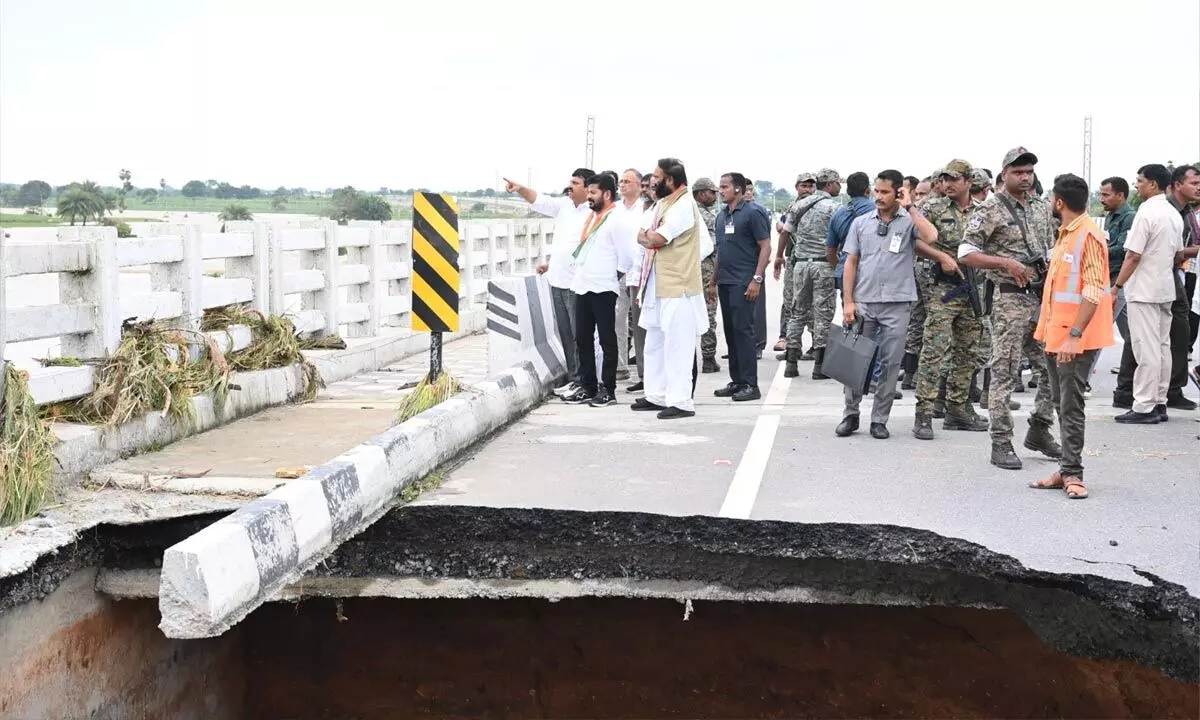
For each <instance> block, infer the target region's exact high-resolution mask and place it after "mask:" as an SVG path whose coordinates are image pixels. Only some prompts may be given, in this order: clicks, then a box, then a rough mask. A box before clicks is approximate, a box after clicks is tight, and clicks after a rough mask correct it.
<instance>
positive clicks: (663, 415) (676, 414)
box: [658, 407, 696, 420]
mask: <svg viewBox="0 0 1200 720" xmlns="http://www.w3.org/2000/svg"><path fill="white" fill-rule="evenodd" d="M690 417H696V413H695V412H694V411H692V410H680V409H679V408H677V407H669V408H667V409H665V410H663V411H662V412H660V413H659V414H658V419H659V420H678V419H679V418H690Z"/></svg>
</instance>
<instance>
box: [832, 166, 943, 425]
mask: <svg viewBox="0 0 1200 720" xmlns="http://www.w3.org/2000/svg"><path fill="white" fill-rule="evenodd" d="M903 183H904V176H903V175H902V174H900V172H899V171H898V170H884V171H883V172H881V173H879V175H878V176H876V178H875V210H874V211H873V212H870V213H867V214H866V215H860V216H858V217H857V218H855V219H854V222H853V223H851V225H850V231H849V233H847V235H846V243H845V245H844V246H843V248H842V249H843V250H844V251H845V253H846V267H845V277H844V279H843V283H842V284H843V293H844V297H843V299H842V308H843V317H842V322H843V324H844V327H847V328H848V327H850V326H851V325H853V324H854V323H855V322H856V321H858V320H861V321H862V334H863V336H864V337H868V338H874V337H876V336H877V333H878V336H879V354H878V356H877V360H878V362H879V366H880V373H879V382H878V383H877V384H876V386H875V405H874V407H873V408H872V409H871V437H873V438H876V439H877V440H884V439H886V438H888V437H889V433H888V429H887V421H888V417H889V416H890V415H891V412H892V401H893V399H894V394H895V391H896V376H897V375H898V374H899V372H900V362H901V360H902V359H903V357H904V341H905V336H906V334H907V331H908V318H909V313H910V311H911V310H912V304H913V302H915V301H916V299H917V283H916V280H915V278H914V275H913V266H914V263H915V262H916V256H915V253H920V254H921V255H922V256H923V257H927V258H930V259H932V260H936V261H937V262H938V263H940V264H941V266H942V270H944V271H945V272H947V273H951V274H953V273H957V272H958V264H957V263H955V261H954V258H952V257H950V256H949V255H947V254H946V253H944V252H941V251H939V250H935V249H934V248H933V247H931V246H932V244H933V241H934V240H936V239H937V230H936V229H934V227H933V225H931V224H930V223H929V221H928V220H926V219H925V216H924V215H922V214H921V213H919V212H918V213H911V214H910V213H909V212H908V208H909V206H910V205H911V204H912V198H911V196H910V195H909V194H908V190H907V188H905V187H903ZM860 402H862V388H854V387H847V388H846V408H845V410H844V411H843V412H842V422H841V423H840V424H839V425H838V426H837V430H836V431H835V432H836V433H837V436H838V437H846V436H848V435H850V434H851V433H853V432H854V431H855V430H857V429H858V406H859V403H860Z"/></svg>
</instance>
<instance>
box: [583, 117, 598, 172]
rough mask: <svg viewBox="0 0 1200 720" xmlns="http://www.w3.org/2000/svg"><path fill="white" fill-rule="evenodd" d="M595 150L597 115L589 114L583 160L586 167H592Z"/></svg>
mask: <svg viewBox="0 0 1200 720" xmlns="http://www.w3.org/2000/svg"><path fill="white" fill-rule="evenodd" d="M595 151H596V116H595V115H588V124H587V147H586V149H585V152H584V161H583V166H584V167H585V168H588V169H591V167H592V156H593V155H594V154H595Z"/></svg>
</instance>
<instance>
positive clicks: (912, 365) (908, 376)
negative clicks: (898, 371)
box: [900, 353, 920, 390]
mask: <svg viewBox="0 0 1200 720" xmlns="http://www.w3.org/2000/svg"><path fill="white" fill-rule="evenodd" d="M919 360H920V358H918V357H917V356H916V355H913V354H912V353H905V354H904V382H902V383H900V389H901V390H916V389H917V362H918V361H919Z"/></svg>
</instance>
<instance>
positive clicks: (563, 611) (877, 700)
mask: <svg viewBox="0 0 1200 720" xmlns="http://www.w3.org/2000/svg"><path fill="white" fill-rule="evenodd" d="M238 632H239V633H244V636H243V637H242V640H243V641H244V648H245V652H246V662H247V667H246V672H247V675H248V677H252V678H254V681H253V682H251V683H248V684H247V686H248V687H247V693H248V694H247V699H246V701H247V702H246V713H247V716H248V717H276V718H282V717H289V718H395V717H411V716H421V717H489V718H492V717H495V718H508V717H512V718H517V717H527V718H549V717H559V718H583V717H601V718H625V717H694V718H735V717H736V718H759V717H764V718H775V717H827V718H835V717H863V716H869V717H913V716H921V717H1009V718H1019V717H1080V718H1107V717H1114V718H1116V717H1122V718H1123V717H1154V718H1169V717H1180V718H1195V717H1198V716H1200V688H1198V687H1197V686H1196V685H1193V684H1188V683H1182V682H1178V681H1175V680H1170V679H1167V678H1165V677H1164V676H1163V675H1161V674H1159V673H1158V672H1156V671H1153V670H1148V669H1145V668H1141V667H1138V666H1135V665H1132V664H1130V663H1125V662H1101V661H1093V660H1082V659H1077V658H1073V657H1070V656H1067V655H1063V654H1062V653H1059V652H1057V651H1055V650H1053V649H1051V648H1049V647H1048V646H1046V645H1045V644H1044V643H1043V642H1041V641H1040V640H1039V639H1038V638H1037V637H1036V636H1035V635H1034V634H1033V633H1032V632H1031V631H1030V630H1029V628H1028V627H1027V626H1026V625H1025V624H1024V623H1022V622H1021V620H1020V619H1019V618H1017V616H1016V615H1014V614H1012V613H1009V612H1003V611H989V610H973V609H961V608H927V609H913V608H887V607H875V606H809V605H770V604H738V603H703V604H697V605H696V606H695V608H694V612H692V614H691V617H690V619H688V620H687V621H685V620H684V607H683V606H682V605H680V604H679V603H676V602H671V601H648V600H612V599H604V600H597V599H582V600H570V601H563V602H559V603H548V602H545V601H540V600H505V601H495V600H437V601H428V600H424V601H404V600H381V599H347V600H344V601H342V602H341V604H340V606H339V605H338V604H336V603H335V602H334V601H331V600H310V601H305V602H304V603H302V604H301V605H299V606H293V605H285V604H270V605H267V606H264V607H263V608H261V609H260V610H258V611H257V612H255V613H254V614H252V615H251V616H250V617H249V618H247V620H246V621H245V622H244V623H243V626H242V627H241V628H239V630H238Z"/></svg>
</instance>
